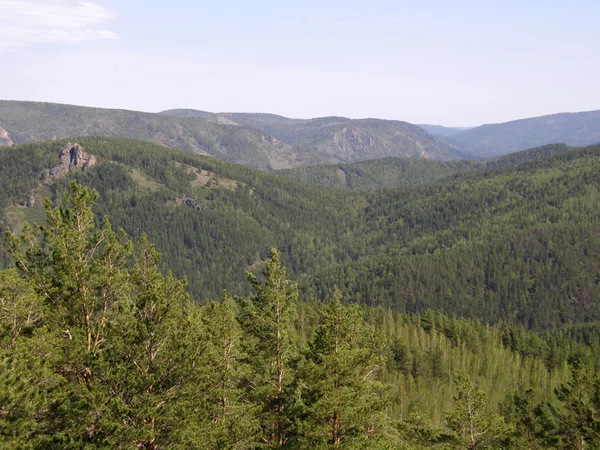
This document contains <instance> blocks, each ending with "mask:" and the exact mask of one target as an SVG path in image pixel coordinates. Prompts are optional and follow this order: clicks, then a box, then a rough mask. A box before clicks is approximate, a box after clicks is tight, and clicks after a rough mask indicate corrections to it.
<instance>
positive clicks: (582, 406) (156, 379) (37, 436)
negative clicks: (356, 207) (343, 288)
mask: <svg viewBox="0 0 600 450" xmlns="http://www.w3.org/2000/svg"><path fill="white" fill-rule="evenodd" d="M69 149H75V151H76V153H77V155H78V156H80V157H82V158H83V160H85V161H86V164H87V167H88V168H90V167H92V166H94V167H95V163H94V159H93V158H92V157H91V154H90V153H86V152H84V151H83V150H82V149H81V147H77V146H74V147H71V146H70V147H69ZM64 155H65V154H63V156H64ZM65 163H66V158H65ZM68 167H69V168H71V165H69V166H68ZM73 170H74V171H76V170H77V169H73ZM53 174H56V171H51V173H50V176H53ZM146 182H148V180H146ZM181 187H183V185H181ZM97 198H98V193H97V192H96V191H94V190H92V189H89V188H87V187H83V186H81V185H80V184H78V183H77V182H71V183H70V185H69V187H68V189H66V190H65V191H64V196H62V198H61V200H60V203H61V205H60V206H54V205H52V204H50V203H48V204H47V207H46V225H44V226H43V227H42V228H37V227H36V228H31V227H29V226H27V227H24V229H23V230H21V232H18V233H7V236H6V244H7V248H8V250H9V253H10V255H11V258H12V262H13V264H14V266H13V267H14V268H11V269H6V270H0V305H1V306H2V309H1V313H0V380H1V381H2V382H1V383H0V398H2V409H1V410H0V413H1V414H0V447H2V448H32V449H46V448H59V449H81V448H100V449H113V448H145V449H151V450H160V449H171V448H207V449H215V450H216V449H222V448H236V449H240V450H243V449H256V448H262V447H265V446H267V447H272V448H287V449H290V450H293V449H306V448H329V447H337V446H339V447H340V448H356V449H359V448H368V449H381V450H384V449H390V448H405V449H425V448H438V449H448V450H449V449H456V448H468V449H469V448H471V449H477V448H487V449H494V450H496V449H505V448H583V449H586V448H591V449H593V448H596V446H595V443H597V442H598V441H599V440H600V430H599V428H598V424H599V419H598V417H599V412H600V402H599V401H598V399H599V398H600V375H599V371H598V369H599V368H600V352H598V349H599V348H600V327H599V326H598V322H594V323H587V324H581V325H576V326H568V327H564V328H562V329H560V330H557V331H554V332H552V333H548V332H547V333H544V334H535V333H532V332H527V331H525V330H524V329H523V327H520V326H514V325H506V324H503V325H497V326H489V325H488V326H485V325H482V324H480V323H477V322H474V321H468V320H464V319H456V318H453V317H449V316H447V315H444V314H441V313H439V312H435V311H431V310H428V311H425V312H424V313H423V314H422V315H414V314H411V315H407V314H399V313H398V312H394V311H392V310H389V309H388V310H386V309H382V308H372V307H365V306H359V305H357V304H350V305H346V304H345V302H343V298H342V296H341V293H340V292H339V291H338V290H334V291H333V293H332V295H331V296H330V297H329V298H327V299H325V300H326V304H325V305H323V304H320V303H309V302H307V301H306V300H307V298H306V297H305V296H304V295H302V294H300V295H299V293H298V291H297V287H296V285H295V284H293V283H291V282H290V281H289V279H288V278H287V275H286V270H285V268H284V267H283V266H282V264H281V261H280V259H279V255H278V252H277V251H276V250H275V249H272V250H271V251H270V254H269V257H268V259H267V260H266V261H265V264H264V270H263V271H262V274H261V276H260V277H256V276H254V275H252V274H249V275H248V285H250V286H251V288H252V295H249V296H242V297H234V298H232V297H230V296H229V295H228V294H227V293H223V295H222V298H221V301H220V302H218V303H216V302H207V303H205V304H203V305H200V304H198V303H197V302H193V301H190V298H189V297H188V296H187V295H186V293H185V282H184V281H180V280H178V279H177V278H175V277H173V276H172V275H171V274H168V275H166V276H165V275H164V274H162V273H161V271H160V270H159V268H158V266H157V261H158V255H157V253H156V252H155V250H154V248H153V246H152V244H151V243H150V242H148V240H147V239H146V238H144V237H142V238H141V239H140V240H134V241H131V240H130V239H129V238H128V237H127V236H125V235H124V234H122V233H118V232H115V230H114V229H113V228H112V226H111V223H110V221H109V220H107V219H106V220H103V221H102V222H101V223H99V222H97V221H95V219H94V214H93V212H92V206H93V204H94V201H95V200H97Z"/></svg>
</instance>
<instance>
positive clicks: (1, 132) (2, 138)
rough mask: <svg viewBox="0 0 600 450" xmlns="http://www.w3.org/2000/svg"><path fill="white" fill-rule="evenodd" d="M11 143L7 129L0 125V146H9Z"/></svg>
mask: <svg viewBox="0 0 600 450" xmlns="http://www.w3.org/2000/svg"><path fill="white" fill-rule="evenodd" d="M12 145H13V141H12V139H11V138H10V137H8V131H6V130H5V129H4V128H2V127H0V147H10V146H12Z"/></svg>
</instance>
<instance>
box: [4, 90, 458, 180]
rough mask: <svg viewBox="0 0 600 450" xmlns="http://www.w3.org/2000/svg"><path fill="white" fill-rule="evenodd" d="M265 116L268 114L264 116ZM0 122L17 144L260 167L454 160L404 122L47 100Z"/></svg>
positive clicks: (22, 105)
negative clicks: (115, 142)
mask: <svg viewBox="0 0 600 450" xmlns="http://www.w3.org/2000/svg"><path fill="white" fill-rule="evenodd" d="M265 117H267V118H265ZM0 127H2V128H3V129H4V130H5V132H6V137H5V139H6V141H5V143H7V142H8V141H7V140H8V139H10V140H11V141H12V142H14V143H15V144H21V143H27V142H39V141H43V140H47V139H63V138H67V137H77V136H112V137H123V138H128V139H138V140H145V141H150V142H154V143H158V144H160V145H163V146H165V147H172V148H178V149H181V150H185V151H189V152H194V153H200V154H205V155H210V156H214V157H216V158H218V159H221V160H224V161H231V162H236V163H240V164H244V165H247V166H250V167H255V168H259V169H267V170H273V169H283V168H291V167H297V166H303V165H312V164H320V163H345V162H356V161H364V160H368V159H373V158H381V157H386V156H405V157H416V158H425V159H440V160H449V159H456V158H457V156H456V155H455V154H454V151H453V149H452V148H451V147H450V146H449V145H447V144H445V143H443V142H441V140H439V139H438V138H436V137H434V136H432V135H430V134H429V133H427V132H426V131H424V130H423V129H421V128H419V127H417V126H416V125H412V124H409V123H406V122H398V121H383V120H374V119H368V120H356V121H354V120H350V119H343V118H323V119H313V120H306V121H304V120H294V119H286V118H283V117H278V116H266V115H262V114H259V115H255V114H228V115H218V114H211V113H205V112H201V111H189V110H184V111H170V112H165V113H162V114H153V113H143V112H137V111H126V110H115V109H100V108H88V107H81V106H71V105H60V104H52V103H34V102H15V101H0Z"/></svg>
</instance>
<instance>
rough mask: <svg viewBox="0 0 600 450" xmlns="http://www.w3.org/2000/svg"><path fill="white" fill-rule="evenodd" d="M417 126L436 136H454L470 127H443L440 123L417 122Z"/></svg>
mask: <svg viewBox="0 0 600 450" xmlns="http://www.w3.org/2000/svg"><path fill="white" fill-rule="evenodd" d="M417 126H419V127H421V128H423V129H424V130H425V131H427V132H428V133H431V134H433V135H436V136H448V137H449V136H454V135H456V134H458V133H460V132H461V131H465V130H469V129H471V127H444V126H442V125H427V124H417Z"/></svg>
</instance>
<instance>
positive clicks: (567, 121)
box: [430, 110, 600, 158]
mask: <svg viewBox="0 0 600 450" xmlns="http://www.w3.org/2000/svg"><path fill="white" fill-rule="evenodd" d="M430 132H434V133H435V131H430ZM438 134H440V135H443V136H444V137H443V138H442V139H443V140H444V141H445V142H446V143H448V144H449V145H452V146H455V147H456V148H459V149H460V150H462V151H463V152H466V153H470V154H472V155H475V156H478V157H481V158H493V157H496V156H501V155H506V154H507V153H513V152H517V151H521V150H526V149H529V148H534V147H539V146H542V145H546V144H554V143H559V142H561V143H564V144H568V145H574V146H586V145H593V144H597V143H600V110H599V111H586V112H577V113H560V114H552V115H548V116H541V117H532V118H529V119H521V120H514V121H511V122H506V123H497V124H489V125H481V126H479V127H474V128H469V129H467V130H464V131H461V132H459V133H455V134H447V133H446V134H443V133H438Z"/></svg>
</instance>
